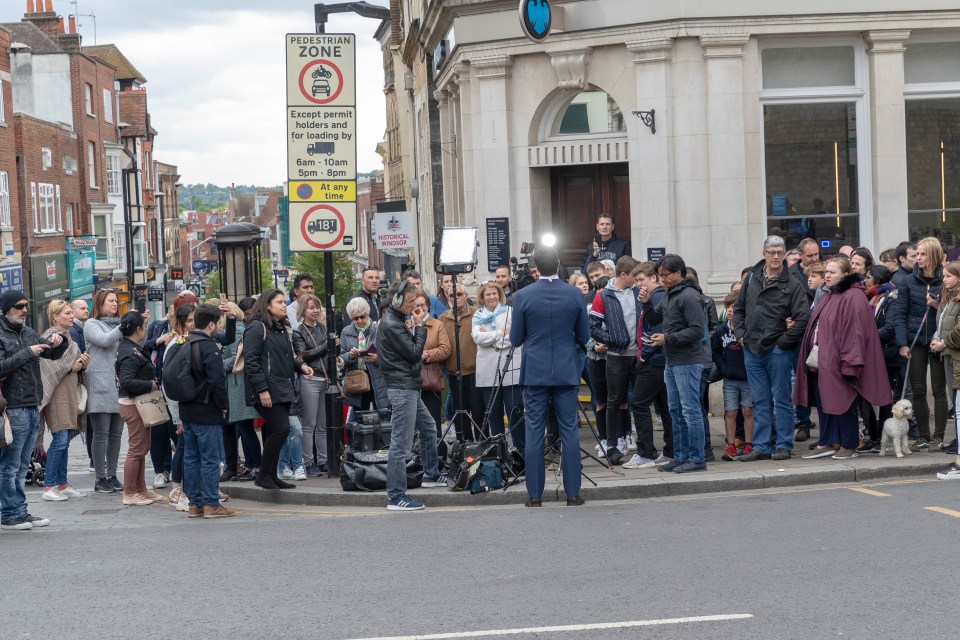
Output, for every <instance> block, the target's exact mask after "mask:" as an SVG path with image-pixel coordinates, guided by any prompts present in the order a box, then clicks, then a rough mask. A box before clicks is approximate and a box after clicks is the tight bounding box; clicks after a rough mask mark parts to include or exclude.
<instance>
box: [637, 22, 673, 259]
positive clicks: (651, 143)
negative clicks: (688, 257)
mask: <svg viewBox="0 0 960 640" xmlns="http://www.w3.org/2000/svg"><path fill="white" fill-rule="evenodd" d="M673 45H674V41H673V38H656V39H651V40H635V41H632V42H627V44H626V46H627V49H628V50H629V51H630V52H631V53H632V54H633V63H634V74H635V75H636V82H637V102H636V109H637V110H640V111H650V110H651V109H652V110H653V111H655V114H654V116H655V118H656V121H655V124H656V128H657V132H656V134H654V133H653V132H652V131H651V130H650V128H649V127H647V126H646V125H644V124H643V123H642V122H641V121H640V119H639V118H637V117H635V116H634V115H633V114H630V113H625V114H624V117H625V118H628V122H629V123H630V125H629V127H628V130H630V131H632V132H633V135H631V137H630V151H629V158H630V160H629V166H630V226H631V229H630V235H631V245H632V247H633V255H634V257H636V258H637V259H638V260H645V259H646V257H647V249H648V248H650V247H663V248H666V249H667V251H675V250H676V246H677V237H676V233H675V224H676V212H675V210H674V199H673V190H672V181H673V163H672V162H671V155H672V151H673V128H672V116H673V112H672V109H671V108H670V104H671V100H672V97H673V83H672V69H671V62H672V59H673Z"/></svg>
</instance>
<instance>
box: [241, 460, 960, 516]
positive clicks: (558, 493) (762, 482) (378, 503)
mask: <svg viewBox="0 0 960 640" xmlns="http://www.w3.org/2000/svg"><path fill="white" fill-rule="evenodd" d="M951 459H952V458H951V457H949V456H936V458H934V459H931V458H928V457H927V456H925V455H920V456H910V457H907V458H902V459H899V460H898V459H897V458H892V459H890V458H889V457H888V458H884V459H878V458H876V457H872V458H870V459H866V460H865V459H863V458H859V459H856V460H851V461H849V462H843V463H835V464H823V463H819V464H818V463H817V462H816V461H813V462H811V463H810V465H809V466H807V464H806V461H804V464H803V465H802V466H795V464H796V463H794V465H791V466H788V467H782V468H777V469H769V468H767V469H757V470H755V471H751V470H749V469H748V468H747V465H744V470H742V471H739V470H738V471H708V472H706V473H695V474H691V475H676V474H664V473H660V474H657V476H649V475H647V476H643V477H637V478H634V479H622V480H621V479H618V480H603V481H601V482H599V485H598V486H596V487H595V486H593V485H592V484H590V482H588V481H586V480H584V481H583V484H582V489H581V495H582V496H583V497H584V499H585V500H641V499H644V498H664V497H670V496H682V495H692V494H699V493H719V492H725V491H749V490H756V489H769V488H776V487H799V486H807V485H820V484H836V483H842V482H870V481H874V480H885V479H889V478H903V477H917V476H927V477H933V475H934V474H935V473H936V472H937V471H939V470H940V469H942V468H944V467H945V466H946V465H947V464H949V462H950V460H951ZM727 468H729V467H727ZM223 488H224V489H225V490H226V492H227V493H229V494H230V496H231V497H233V498H237V499H239V500H253V501H257V502H269V503H274V504H289V505H303V506H319V507H382V506H384V504H385V503H386V494H385V493H384V492H382V491H381V492H376V493H365V492H347V491H341V490H340V489H339V487H336V488H332V487H329V488H328V487H324V488H320V489H318V488H316V487H309V486H304V485H298V488H297V489H289V490H281V491H267V490H265V489H261V488H259V487H256V486H252V485H251V484H248V483H235V482H233V483H224V484H223ZM410 495H412V496H416V497H417V498H418V499H420V500H423V501H424V502H425V503H426V504H427V505H428V506H431V507H482V506H494V505H510V504H522V503H523V501H524V500H525V499H526V495H527V494H526V489H525V487H524V486H523V483H522V482H520V483H519V484H517V485H514V486H513V487H510V488H509V489H508V490H506V491H493V492H490V493H484V494H479V495H476V496H471V495H470V494H469V493H468V492H454V491H449V490H444V489H412V490H410ZM564 498H565V496H564V494H563V488H562V486H561V487H553V486H549V485H548V486H547V489H546V491H544V494H543V500H544V501H545V502H553V501H557V500H563V499H564Z"/></svg>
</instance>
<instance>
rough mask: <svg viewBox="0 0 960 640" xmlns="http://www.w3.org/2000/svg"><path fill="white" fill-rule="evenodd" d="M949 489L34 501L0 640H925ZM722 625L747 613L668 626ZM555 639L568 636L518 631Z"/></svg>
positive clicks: (944, 614)
mask: <svg viewBox="0 0 960 640" xmlns="http://www.w3.org/2000/svg"><path fill="white" fill-rule="evenodd" d="M958 492H960V483H949V482H936V481H923V480H912V481H896V482H890V483H884V484H872V485H828V486H820V487H808V488H801V489H780V490H762V491H757V492H751V493H746V492H744V493H728V494H707V495H698V496H687V497H677V498H664V499H651V500H645V501H616V502H608V503H600V502H593V503H588V504H587V505H586V506H584V507H581V508H568V507H565V506H558V505H557V506H547V507H544V508H542V509H524V508H523V507H519V506H511V507H488V508H449V509H428V510H425V511H422V512H417V513H388V512H387V511H386V510H384V509H347V508H341V509H331V508H309V507H303V508H283V507H267V506H265V505H262V504H258V503H245V504H239V503H237V504H235V506H237V507H239V508H240V509H241V515H240V516H239V517H236V518H232V519H229V520H218V521H203V520H188V519H187V518H186V515H185V514H181V513H176V512H174V511H173V510H172V509H170V508H169V507H160V506H151V507H139V508H138V507H126V508H124V507H121V506H120V504H119V499H118V498H116V497H114V496H103V495H91V496H88V497H87V498H83V499H75V500H71V501H69V502H66V503H57V504H50V503H43V502H39V501H37V500H38V496H36V495H32V496H31V501H36V502H34V503H33V504H32V505H31V510H32V511H33V512H34V513H35V514H43V515H46V516H49V517H50V518H51V519H52V520H53V525H52V526H51V527H49V528H47V529H38V530H34V531H31V532H10V531H4V532H2V533H0V549H3V550H4V562H3V566H4V575H5V576H6V577H7V579H6V580H5V588H4V593H3V596H2V602H3V609H4V621H3V627H4V637H6V638H33V637H49V636H50V635H51V633H52V632H56V635H57V636H58V637H63V638H77V639H83V638H97V639H105V638H132V637H143V638H214V637H217V638H227V637H230V638H254V637H256V638H291V639H292V638H307V637H310V638H324V639H328V638H329V639H353V638H369V637H390V636H420V635H424V634H451V633H453V634H456V633H461V632H475V631H491V633H489V634H484V635H483V636H480V637H493V638H501V637H502V638H558V639H565V638H571V639H575V638H590V639H607V638H611V639H612V638H648V637H649V638H653V637H657V638H670V639H672V638H677V639H679V638H690V637H701V638H733V637H737V638H758V639H759V638H765V639H766V638H827V637H844V638H897V639H900V638H903V637H913V638H941V637H947V636H948V635H952V634H954V633H955V630H956V624H957V620H958V618H957V617H956V615H955V614H954V613H953V610H954V604H953V596H952V587H951V585H952V583H951V582H950V576H951V575H952V569H951V566H952V564H953V563H952V557H953V555H954V549H955V547H956V539H957V537H958V535H960V495H958ZM925 507H939V508H943V509H947V510H955V511H953V512H952V513H943V512H936V511H931V510H929V509H926V508H925ZM717 615H721V616H742V617H733V618H731V619H729V620H722V621H690V620H686V621H684V620H680V621H676V620H674V619H683V618H696V617H700V616H717ZM748 616H749V617H748ZM668 619H669V620H674V622H671V623H669V624H663V625H658V626H654V627H650V626H614V628H607V629H597V628H590V625H597V624H603V623H610V624H612V623H625V622H633V623H642V624H643V625H646V624H647V623H648V621H658V620H668ZM556 625H573V627H572V628H571V629H570V630H567V631H561V630H551V629H540V630H539V631H537V632H535V631H533V630H534V629H537V628H543V627H551V626H556ZM503 629H524V630H525V631H526V632H525V633H521V634H506V633H503V632H500V631H497V630H503ZM437 637H456V636H451V635H443V636H437ZM460 637H463V636H460ZM467 637H470V636H467Z"/></svg>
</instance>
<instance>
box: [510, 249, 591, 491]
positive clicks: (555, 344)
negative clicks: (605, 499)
mask: <svg viewBox="0 0 960 640" xmlns="http://www.w3.org/2000/svg"><path fill="white" fill-rule="evenodd" d="M533 261H534V264H535V265H536V266H537V269H538V270H539V271H540V279H539V280H537V281H536V282H534V283H533V284H531V285H529V286H527V287H524V288H523V289H521V290H520V291H518V292H517V293H515V294H514V296H513V325H512V327H511V328H510V342H511V343H513V344H514V345H515V346H517V347H519V346H523V362H522V363H521V364H520V384H521V385H523V402H524V406H525V407H526V440H527V443H526V449H525V451H524V454H525V457H526V477H527V493H528V494H529V496H530V499H529V500H527V503H526V506H528V507H539V506H541V505H542V502H541V496H542V495H543V485H544V468H543V437H544V431H545V429H546V424H547V404H548V403H549V402H550V400H551V398H552V399H553V407H554V410H555V412H556V414H557V422H558V423H559V430H560V438H561V440H562V442H563V490H564V492H565V493H566V494H567V505H569V506H577V505H581V504H583V498H581V497H580V439H579V436H578V434H577V402H578V399H577V394H578V392H579V389H580V370H581V369H582V368H583V351H582V350H581V349H580V346H582V345H585V344H587V342H588V341H589V340H590V326H589V323H588V322H587V309H586V307H585V306H584V304H583V294H582V293H581V292H580V290H579V289H577V288H576V287H571V286H570V285H569V284H567V283H566V282H563V281H562V280H560V279H559V278H558V277H557V271H558V269H559V267H560V258H559V256H558V254H557V251H556V249H554V248H553V247H538V248H537V250H536V252H535V253H534V255H533ZM578 345H579V346H578Z"/></svg>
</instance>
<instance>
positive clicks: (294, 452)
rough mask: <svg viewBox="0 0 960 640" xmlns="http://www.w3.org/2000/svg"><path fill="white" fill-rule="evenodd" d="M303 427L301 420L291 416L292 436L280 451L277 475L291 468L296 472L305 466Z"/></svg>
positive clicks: (290, 435)
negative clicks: (298, 468)
mask: <svg viewBox="0 0 960 640" xmlns="http://www.w3.org/2000/svg"><path fill="white" fill-rule="evenodd" d="M302 443H303V425H302V424H301V423H300V418H298V417H297V416H290V434H289V435H288V436H287V441H286V442H285V443H284V444H283V448H282V449H280V461H279V462H278V463H277V475H280V473H281V472H282V471H283V470H284V469H286V468H287V467H290V470H291V471H296V470H297V467H302V466H303V444H302Z"/></svg>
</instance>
